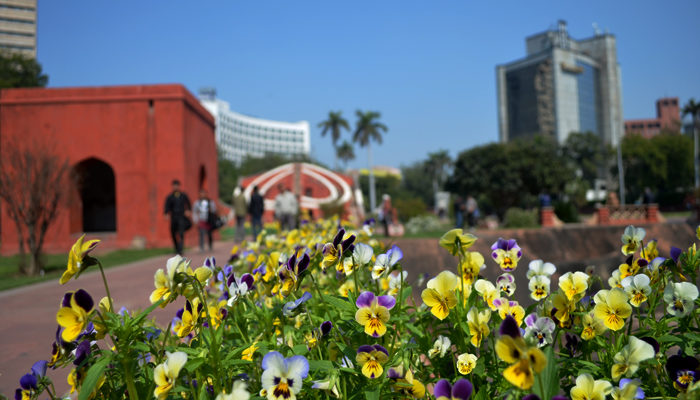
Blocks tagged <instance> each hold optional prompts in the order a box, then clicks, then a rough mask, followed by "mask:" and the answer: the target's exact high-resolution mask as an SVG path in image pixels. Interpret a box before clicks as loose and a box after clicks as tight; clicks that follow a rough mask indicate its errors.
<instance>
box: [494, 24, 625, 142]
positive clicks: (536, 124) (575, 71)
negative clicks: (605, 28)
mask: <svg viewBox="0 0 700 400" xmlns="http://www.w3.org/2000/svg"><path fill="white" fill-rule="evenodd" d="M526 48H527V56H526V57H525V58H523V59H520V60H516V61H513V62H510V63H508V64H504V65H499V66H497V67H496V75H497V80H498V118H499V131H500V132H499V134H500V140H501V141H502V142H506V141H509V140H512V139H515V138H521V137H530V136H535V135H546V136H551V137H554V138H556V139H557V141H558V142H559V143H563V142H564V141H566V138H567V137H568V136H569V134H570V133H571V132H593V133H595V134H597V135H599V136H600V137H601V139H603V141H604V142H605V143H609V144H612V145H616V144H617V142H618V140H619V138H620V137H621V135H622V133H623V119H622V93H621V92H622V91H621V79H620V67H619V65H618V63H617V50H616V44H615V37H614V36H613V35H611V34H607V33H606V34H600V33H598V32H596V34H595V36H593V37H591V38H588V39H583V40H578V41H577V40H573V39H572V38H571V37H569V34H568V32H567V29H566V22H564V21H559V24H558V28H557V29H556V30H548V31H545V32H542V33H539V34H535V35H533V36H530V37H528V38H527V39H526Z"/></svg>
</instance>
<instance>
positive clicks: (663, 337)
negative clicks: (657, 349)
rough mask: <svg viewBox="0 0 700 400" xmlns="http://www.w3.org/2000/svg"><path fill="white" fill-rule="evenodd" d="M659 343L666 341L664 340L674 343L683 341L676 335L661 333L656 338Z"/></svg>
mask: <svg viewBox="0 0 700 400" xmlns="http://www.w3.org/2000/svg"><path fill="white" fill-rule="evenodd" d="M658 341H659V343H666V342H675V343H684V342H683V339H681V338H679V337H678V336H673V335H661V336H659V338H658Z"/></svg>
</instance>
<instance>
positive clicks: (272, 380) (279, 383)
mask: <svg viewBox="0 0 700 400" xmlns="http://www.w3.org/2000/svg"><path fill="white" fill-rule="evenodd" d="M262 368H263V370H264V372H263V373H262V377H261V378H260V380H261V381H262V387H263V390H265V391H266V392H267V398H268V400H294V399H296V395H297V394H298V393H299V392H300V391H301V388H302V386H303V381H304V378H306V377H307V376H308V375H309V361H308V360H307V359H306V357H304V356H292V357H287V358H284V356H283V355H282V354H281V353H279V352H277V351H271V352H269V353H267V354H266V355H265V357H263V360H262Z"/></svg>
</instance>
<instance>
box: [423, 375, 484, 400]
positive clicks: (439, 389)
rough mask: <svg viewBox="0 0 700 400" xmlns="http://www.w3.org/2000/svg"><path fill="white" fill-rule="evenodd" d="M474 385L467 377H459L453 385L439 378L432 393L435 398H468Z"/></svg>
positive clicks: (457, 399)
mask: <svg viewBox="0 0 700 400" xmlns="http://www.w3.org/2000/svg"><path fill="white" fill-rule="evenodd" d="M473 390H474V387H473V386H472V383H471V382H469V379H464V378H460V379H458V380H457V382H455V384H454V385H450V382H449V381H448V380H447V379H440V380H439V381H438V383H436V384H435V388H434V389H433V394H434V395H435V400H468V399H469V397H471V395H472V391H473Z"/></svg>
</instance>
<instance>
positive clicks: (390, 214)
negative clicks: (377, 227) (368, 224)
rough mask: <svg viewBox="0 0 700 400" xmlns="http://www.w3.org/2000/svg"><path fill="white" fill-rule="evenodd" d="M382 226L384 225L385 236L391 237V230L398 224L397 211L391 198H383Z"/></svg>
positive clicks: (387, 196)
mask: <svg viewBox="0 0 700 400" xmlns="http://www.w3.org/2000/svg"><path fill="white" fill-rule="evenodd" d="M381 219H382V224H383V225H384V235H386V236H387V237H390V236H391V228H393V225H394V223H396V222H397V218H396V209H395V208H394V207H393V206H392V205H391V196H389V195H388V194H384V195H383V196H382V218H381Z"/></svg>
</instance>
